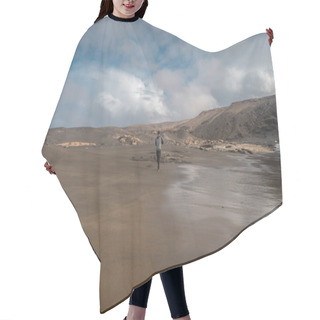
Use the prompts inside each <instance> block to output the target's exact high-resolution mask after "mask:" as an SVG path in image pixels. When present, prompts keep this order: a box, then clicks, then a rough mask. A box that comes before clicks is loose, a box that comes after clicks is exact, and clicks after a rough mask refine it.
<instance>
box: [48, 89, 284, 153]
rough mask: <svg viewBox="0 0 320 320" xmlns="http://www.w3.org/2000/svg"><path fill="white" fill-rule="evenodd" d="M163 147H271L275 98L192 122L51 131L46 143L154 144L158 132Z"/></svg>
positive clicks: (238, 104) (275, 128) (218, 110)
mask: <svg viewBox="0 0 320 320" xmlns="http://www.w3.org/2000/svg"><path fill="white" fill-rule="evenodd" d="M158 130H160V131H161V135H162V137H163V139H164V141H165V144H174V145H182V146H194V147H196V146H198V147H201V146H202V145H204V144H205V143H207V144H208V143H211V144H212V143H215V142H219V143H221V142H227V143H250V144H256V145H263V146H274V145H275V143H276V142H278V141H279V137H278V125H277V111H276V99H275V95H272V96H267V97H263V98H256V99H249V100H244V101H239V102H234V103H232V104H231V105H230V106H226V107H221V108H216V109H212V110H206V111H202V112H201V113H200V114H199V115H198V116H196V117H195V118H193V119H185V120H181V121H176V122H162V123H156V124H155V123H153V124H135V125H131V126H128V127H122V128H120V127H112V126H108V127H99V128H92V127H76V128H52V129H50V130H49V133H48V138H47V143H48V144H56V145H61V146H64V147H72V146H74V147H75V146H78V147H79V146H80V147H81V146H86V147H90V146H91V147H92V146H93V147H98V146H100V147H108V146H112V145H114V146H116V145H140V144H153V145H154V139H155V136H156V134H157V131H158Z"/></svg>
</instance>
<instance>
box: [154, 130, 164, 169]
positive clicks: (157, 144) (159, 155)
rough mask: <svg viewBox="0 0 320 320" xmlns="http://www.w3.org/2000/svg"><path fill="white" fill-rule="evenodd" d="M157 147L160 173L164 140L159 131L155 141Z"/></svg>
mask: <svg viewBox="0 0 320 320" xmlns="http://www.w3.org/2000/svg"><path fill="white" fill-rule="evenodd" d="M155 145H156V153H157V162H158V171H159V169H160V157H161V145H163V139H162V137H161V136H160V131H158V135H157V137H156V140H155Z"/></svg>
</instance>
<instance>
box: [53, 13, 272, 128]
mask: <svg viewBox="0 0 320 320" xmlns="http://www.w3.org/2000/svg"><path fill="white" fill-rule="evenodd" d="M208 41H210V39H208ZM274 93H275V88H274V78H273V68H272V60H271V55H270V48H269V43H268V36H267V35H266V34H263V33H261V34H257V35H253V36H251V37H249V38H247V39H244V40H242V41H240V42H238V43H236V44H234V45H232V46H230V47H229V48H226V49H224V50H221V51H218V52H208V51H204V50H201V49H199V48H197V47H195V46H193V45H192V44H189V43H187V42H185V41H183V40H182V39H180V38H178V37H177V36H175V35H173V34H171V33H168V32H166V31H164V30H161V29H159V28H156V27H154V26H152V25H151V24H149V23H147V22H146V21H144V20H142V19H139V20H137V21H134V22H122V21H115V20H112V19H111V18H109V17H108V16H106V17H105V18H104V19H102V20H100V21H99V22H98V23H96V24H93V25H92V26H91V27H89V28H88V30H87V31H86V32H85V33H84V35H83V36H82V38H81V39H80V41H79V43H78V46H77V48H76V50H75V54H74V57H73V60H72V62H71V65H70V68H69V71H68V73H67V77H66V81H65V84H64V87H63V90H62V93H61V96H60V99H59V100H58V104H57V107H56V110H55V113H54V116H53V119H52V122H51V124H50V128H55V127H83V126H86V127H88V126H89V127H103V126H117V127H126V126H130V125H133V124H150V123H160V122H164V121H179V120H184V119H191V118H194V117H195V116H197V115H198V114H199V113H201V112H202V111H204V110H209V109H213V108H219V107H222V106H228V105H230V104H231V103H232V102H235V101H241V100H245V99H250V98H259V97H264V96H268V95H272V94H274Z"/></svg>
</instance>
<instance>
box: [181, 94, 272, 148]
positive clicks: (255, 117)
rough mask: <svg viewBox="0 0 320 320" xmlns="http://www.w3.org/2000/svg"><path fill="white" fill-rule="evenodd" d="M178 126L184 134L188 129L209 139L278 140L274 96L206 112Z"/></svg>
mask: <svg viewBox="0 0 320 320" xmlns="http://www.w3.org/2000/svg"><path fill="white" fill-rule="evenodd" d="M178 128H179V129H178ZM177 129H178V134H179V135H181V136H182V135H184V131H185V132H188V133H189V134H192V135H193V136H195V137H197V138H200V139H206V140H218V139H221V140H225V141H236V142H243V141H246V142H250V143H273V142H274V140H278V123H277V109H276V99H275V95H272V96H268V97H263V98H259V99H250V100H244V101H239V102H234V103H232V104H231V105H230V106H229V107H222V108H218V109H212V110H207V111H203V112H201V113H200V114H199V115H198V116H197V117H195V118H193V119H191V120H189V121H188V122H185V123H184V124H183V125H181V126H177Z"/></svg>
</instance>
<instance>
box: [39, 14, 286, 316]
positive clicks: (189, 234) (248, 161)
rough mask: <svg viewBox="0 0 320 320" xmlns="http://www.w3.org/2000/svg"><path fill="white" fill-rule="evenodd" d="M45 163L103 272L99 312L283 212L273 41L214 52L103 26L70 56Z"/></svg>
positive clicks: (140, 24)
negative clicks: (65, 195) (262, 219)
mask: <svg viewBox="0 0 320 320" xmlns="http://www.w3.org/2000/svg"><path fill="white" fill-rule="evenodd" d="M42 155H43V156H44V157H45V158H46V159H47V160H48V162H49V163H50V164H52V165H53V168H54V170H55V172H56V175H57V178H58V179H59V182H60V183H61V186H62V188H63V190H64V191H65V193H66V194H67V196H68V198H69V199H70V201H71V202H72V204H73V206H74V208H75V210H76V212H77V214H78V216H79V219H80V222H81V226H82V228H83V230H84V232H85V234H86V236H87V237H88V239H89V242H90V244H91V246H92V248H93V250H94V252H95V254H96V255H97V257H98V259H99V261H100V262H101V273H100V313H105V312H106V311H108V310H110V309H111V308H113V307H115V306H116V305H118V304H119V303H121V302H122V301H124V300H125V299H127V298H129V296H130V294H131V293H132V291H133V289H134V288H137V287H139V286H140V285H142V284H143V283H145V282H146V281H148V280H149V279H150V278H151V277H152V276H153V275H155V274H157V273H160V272H164V271H167V270H169V269H172V268H175V267H178V266H180V265H184V264H188V263H190V262H192V261H195V260H198V259H201V258H204V257H206V256H208V255H211V254H213V253H215V252H217V251H218V250H220V249H222V248H223V247H225V246H226V245H228V244H229V243H230V242H231V241H233V240H234V239H235V238H236V237H237V236H238V235H239V234H240V233H241V232H242V231H243V230H244V229H246V228H247V227H248V226H250V225H252V224H253V223H255V222H257V221H258V220H260V219H261V218H263V217H265V216H267V215H268V214H270V213H271V212H273V211H274V210H275V209H277V208H278V207H279V206H281V204H282V187H281V166H280V148H279V136H278V122H277V110H276V97H275V85H274V77H273V68H272V60H271V54H270V46H269V43H268V35H267V34H266V33H261V34H257V35H254V36H251V37H249V38H247V39H245V40H243V41H241V42H239V43H236V44H234V45H232V46H231V47H229V48H227V49H224V50H221V51H218V52H208V51H204V50H201V49H199V48H197V47H195V46H192V45H191V44H189V43H187V42H185V41H183V40H182V39H180V38H178V37H176V36H174V35H172V34H170V33H168V32H165V31H164V30H161V29H159V28H156V27H154V26H152V25H151V24H149V23H147V22H146V21H144V20H142V19H141V18H138V17H137V16H135V17H134V18H129V19H124V18H118V17H115V16H114V15H112V14H109V15H107V16H105V17H104V18H103V19H101V20H100V21H98V22H97V23H95V24H93V25H92V26H91V27H89V28H88V30H87V31H86V32H85V33H84V35H83V36H82V38H81V39H80V41H79V43H78V46H77V48H76V51H75V54H74V57H73V60H72V63H71V66H70V69H69V72H68V75H67V78H66V81H65V84H64V87H63V91H62V93H61V96H60V99H59V101H58V105H57V107H56V110H55V113H54V116H53V119H52V122H51V124H50V127H49V130H48V133H47V136H46V138H45V141H44V145H43V148H42Z"/></svg>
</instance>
